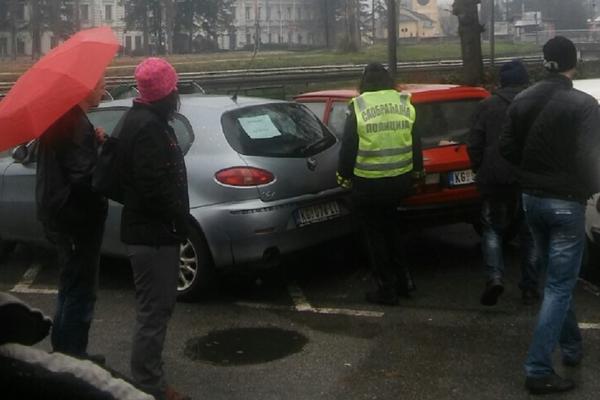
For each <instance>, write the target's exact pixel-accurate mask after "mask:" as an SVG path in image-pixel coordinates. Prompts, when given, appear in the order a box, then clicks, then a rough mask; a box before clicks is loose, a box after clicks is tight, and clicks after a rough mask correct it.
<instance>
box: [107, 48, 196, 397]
mask: <svg viewBox="0 0 600 400" xmlns="http://www.w3.org/2000/svg"><path fill="white" fill-rule="evenodd" d="M135 79H136V81H137V88H138V90H139V92H140V97H139V98H137V99H135V100H134V102H133V106H132V107H131V109H130V110H129V111H128V112H127V113H126V114H125V115H124V116H123V119H122V120H121V121H120V123H119V129H118V130H117V132H116V135H118V137H119V150H118V156H117V163H118V170H119V176H120V185H121V188H122V192H123V213H122V215H121V240H122V241H123V242H124V243H125V244H127V248H128V253H129V259H130V262H131V266H132V269H133V275H134V281H135V297H136V302H137V318H136V326H135V332H134V335H133V349H132V352H131V372H132V376H133V379H134V381H135V382H136V384H137V385H138V386H139V387H140V388H142V389H143V390H144V391H146V392H148V393H150V394H152V395H153V396H154V397H155V398H156V399H157V400H163V399H168V400H171V399H183V398H186V397H184V396H182V395H181V394H179V393H178V392H177V391H175V390H174V389H173V388H172V387H171V386H169V385H167V383H166V379H165V374H164V371H163V361H162V350H163V345H164V341H165V336H166V332H167V324H168V321H169V319H170V317H171V314H172V312H173V308H174V307H175V298H176V294H177V280H178V276H179V245H180V244H181V243H182V242H185V241H186V237H187V221H188V216H189V200H188V188H187V175H186V167H185V162H184V159H183V154H182V152H181V149H180V148H179V145H178V143H177V138H176V136H175V133H174V131H173V128H172V127H171V126H170V125H169V120H171V119H172V118H173V117H174V115H175V113H176V111H177V110H178V107H179V94H178V92H177V86H176V85H177V73H176V72H175V69H174V68H173V67H172V66H171V65H170V64H169V63H168V62H167V61H165V60H163V59H161V58H148V59H146V60H144V61H142V62H141V63H140V64H139V65H138V66H137V68H136V70H135Z"/></svg>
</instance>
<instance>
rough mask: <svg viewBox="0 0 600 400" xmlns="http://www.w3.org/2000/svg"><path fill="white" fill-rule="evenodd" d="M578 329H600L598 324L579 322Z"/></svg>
mask: <svg viewBox="0 0 600 400" xmlns="http://www.w3.org/2000/svg"><path fill="white" fill-rule="evenodd" d="M579 329H590V330H597V329H600V324H596V323H592V322H580V323H579Z"/></svg>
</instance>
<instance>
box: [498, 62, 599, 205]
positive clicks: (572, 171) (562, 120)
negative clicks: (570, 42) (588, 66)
mask: <svg viewBox="0 0 600 400" xmlns="http://www.w3.org/2000/svg"><path fill="white" fill-rule="evenodd" d="M538 114H539V119H538ZM500 152H501V154H502V155H503V156H504V157H505V158H506V159H507V160H509V161H510V162H511V163H513V164H514V165H516V166H518V167H519V180H520V183H521V187H522V189H523V191H524V192H525V193H529V194H533V195H536V196H540V197H553V198H560V199H567V200H573V201H578V202H584V201H585V199H587V198H588V197H589V196H591V195H592V194H593V193H596V192H600V111H599V109H598V102H597V101H596V100H595V99H594V98H593V97H592V96H590V95H588V94H585V93H583V92H581V91H579V90H576V89H573V83H572V82H571V80H570V79H568V78H567V77H565V76H563V75H560V74H551V75H550V76H549V77H548V78H546V79H545V80H543V81H541V82H539V83H537V84H536V85H534V86H532V87H530V88H529V89H526V90H524V91H523V92H521V93H520V94H519V95H518V96H517V97H516V98H515V99H514V100H513V103H512V104H511V106H510V107H509V109H508V118H507V124H506V126H505V129H504V132H503V134H502V136H501V137H500Z"/></svg>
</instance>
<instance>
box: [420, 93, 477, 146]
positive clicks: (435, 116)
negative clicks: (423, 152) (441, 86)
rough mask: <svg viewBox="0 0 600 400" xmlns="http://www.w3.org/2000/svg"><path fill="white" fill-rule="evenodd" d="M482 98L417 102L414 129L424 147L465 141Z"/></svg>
mask: <svg viewBox="0 0 600 400" xmlns="http://www.w3.org/2000/svg"><path fill="white" fill-rule="evenodd" d="M480 100H481V99H469V100H457V101H440V102H433V103H421V104H415V111H416V114H417V119H416V121H415V126H414V130H415V133H416V134H417V135H419V136H420V137H421V143H422V146H423V148H431V147H437V146H444V145H448V144H454V143H464V142H465V141H466V138H467V135H468V132H469V129H470V128H471V123H472V118H473V113H474V112H475V109H476V108H477V105H478V104H479V101H480Z"/></svg>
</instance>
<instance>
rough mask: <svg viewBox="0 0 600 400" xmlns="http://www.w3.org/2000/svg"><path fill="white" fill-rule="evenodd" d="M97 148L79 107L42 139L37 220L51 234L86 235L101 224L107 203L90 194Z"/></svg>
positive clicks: (38, 169) (54, 125)
mask: <svg viewBox="0 0 600 400" xmlns="http://www.w3.org/2000/svg"><path fill="white" fill-rule="evenodd" d="M98 146H99V144H98V142H97V140H96V135H95V132H94V127H93V126H92V124H91V123H90V121H89V120H88V118H87V116H86V115H85V113H84V112H83V110H82V109H81V108H80V107H79V106H76V107H74V108H72V109H71V110H70V111H69V112H67V113H66V114H65V115H64V116H62V117H61V118H60V119H59V120H58V121H56V122H55V123H54V124H53V125H52V126H51V127H50V128H48V130H47V131H46V132H45V133H44V134H43V135H42V136H41V138H40V140H39V147H38V154H37V175H36V203H37V216H38V219H39V220H40V221H41V222H42V223H43V224H44V225H45V226H46V228H47V229H49V230H50V231H58V232H68V233H79V232H86V231H87V230H89V229H90V227H93V226H95V225H98V224H103V223H104V219H105V218H106V211H107V201H106V199H105V198H104V197H103V196H102V195H100V194H98V193H95V192H94V191H93V190H92V173H93V171H94V168H95V166H96V162H97V160H98Z"/></svg>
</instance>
